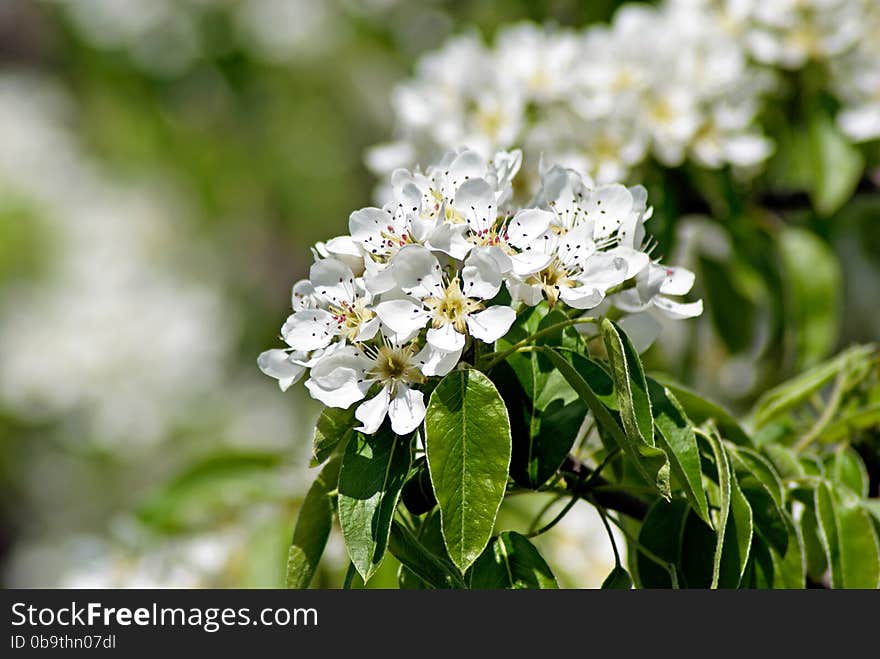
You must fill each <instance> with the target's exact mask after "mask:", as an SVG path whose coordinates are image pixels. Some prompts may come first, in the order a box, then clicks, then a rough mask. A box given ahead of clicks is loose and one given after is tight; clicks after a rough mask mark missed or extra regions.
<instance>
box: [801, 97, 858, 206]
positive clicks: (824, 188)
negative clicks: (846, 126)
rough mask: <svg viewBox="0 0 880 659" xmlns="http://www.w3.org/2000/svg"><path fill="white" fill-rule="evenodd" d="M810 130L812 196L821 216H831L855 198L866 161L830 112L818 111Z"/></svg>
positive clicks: (812, 119)
mask: <svg viewBox="0 0 880 659" xmlns="http://www.w3.org/2000/svg"><path fill="white" fill-rule="evenodd" d="M809 131H810V151H811V156H812V157H811V158H810V161H811V163H812V168H811V169H812V172H813V181H812V186H811V188H810V196H811V198H812V200H813V206H814V207H815V208H816V210H817V211H818V212H819V213H820V214H821V215H826V216H827V215H832V214H833V213H834V212H835V211H837V210H838V209H839V208H840V207H841V206H843V204H844V203H845V202H846V200H847V199H849V198H850V197H851V196H852V193H853V191H854V190H855V189H856V185H858V182H859V179H860V178H861V176H862V172H863V171H864V167H865V160H864V158H863V157H862V154H861V152H860V151H859V150H858V149H857V148H856V147H855V146H853V144H852V142H851V141H850V140H848V139H847V138H846V137H845V136H844V135H843V134H842V133H841V132H840V130H839V129H838V128H837V126H836V124H835V123H834V120H833V119H832V118H831V117H830V116H829V115H828V114H827V113H825V112H823V111H817V112H815V113H814V114H813V116H812V117H811V119H810V125H809Z"/></svg>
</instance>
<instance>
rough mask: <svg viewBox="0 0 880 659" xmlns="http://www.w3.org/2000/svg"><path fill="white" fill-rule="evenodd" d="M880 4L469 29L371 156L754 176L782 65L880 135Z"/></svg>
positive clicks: (377, 168) (863, 129)
mask: <svg viewBox="0 0 880 659" xmlns="http://www.w3.org/2000/svg"><path fill="white" fill-rule="evenodd" d="M878 13H880V9H878V3H876V2H874V1H873V0H855V1H851V0H809V1H807V0H781V1H780V2H759V1H758V0H666V2H663V3H661V4H660V5H659V6H657V7H651V6H646V5H642V4H635V3H628V4H624V5H623V6H621V7H620V8H619V9H618V11H617V12H616V13H615V15H614V17H613V19H612V20H611V22H610V24H609V25H591V26H589V27H587V28H586V29H584V30H582V31H579V32H577V31H573V30H568V29H562V28H556V27H553V26H545V27H539V26H537V25H534V24H519V25H513V26H509V27H503V28H501V29H500V30H499V31H498V33H497V34H496V35H495V39H494V42H493V44H492V45H488V46H487V45H486V44H485V43H484V42H483V40H482V39H481V38H480V36H479V35H477V34H475V33H466V34H463V35H459V36H456V37H453V38H452V39H450V40H449V41H447V42H446V44H445V45H444V46H443V47H442V48H440V49H439V50H437V51H435V52H431V53H428V54H427V55H425V56H424V57H423V58H422V59H421V60H419V62H418V63H417V64H416V67H415V69H416V70H415V75H414V77H413V78H412V79H410V80H408V81H406V82H404V83H402V84H400V85H399V86H398V87H397V88H396V89H395V90H394V93H393V96H392V103H391V106H392V111H393V113H394V123H395V125H394V129H395V138H396V139H395V140H394V141H393V142H390V143H386V144H381V145H378V146H377V147H374V148H373V149H372V150H371V151H370V152H368V154H367V156H366V162H367V165H368V166H369V167H370V168H371V169H372V170H373V171H374V173H376V174H377V175H378V176H380V177H382V176H384V175H387V173H389V172H390V171H392V170H394V169H395V168H397V167H408V166H411V165H412V164H413V162H421V163H423V164H424V163H425V162H428V161H430V160H431V159H432V158H435V157H436V156H437V155H438V153H441V152H443V151H444V150H446V149H449V148H452V147H454V146H455V145H461V144H464V145H467V146H468V147H470V148H472V149H475V150H476V151H478V152H480V153H481V154H482V155H484V156H485V157H489V156H491V154H492V153H494V152H495V151H496V150H498V149H509V148H513V147H522V148H524V150H525V153H526V161H528V160H529V159H530V158H529V156H531V160H534V161H536V162H537V160H538V156H543V157H544V158H545V159H547V160H550V161H552V162H561V163H564V164H566V165H568V166H571V167H573V168H576V169H578V170H581V171H586V172H588V173H589V174H591V175H592V176H593V177H594V178H595V179H596V180H597V181H598V182H600V183H601V182H607V181H612V180H627V179H628V178H629V175H630V172H631V171H632V170H633V168H635V167H637V166H638V165H640V164H641V163H642V162H644V161H645V160H646V159H648V158H649V157H651V158H654V159H656V160H657V161H658V162H659V163H660V164H662V165H663V166H666V167H676V166H679V165H681V164H682V163H683V162H684V161H685V160H690V161H693V162H694V163H696V164H697V165H699V166H702V167H707V168H710V169H716V168H720V167H723V166H725V165H731V166H733V167H734V168H736V169H738V170H739V171H740V172H741V173H743V174H746V175H748V174H753V173H756V172H758V171H760V169H761V166H762V164H763V162H764V161H765V160H766V159H767V157H768V156H769V155H770V154H771V153H772V152H773V148H774V146H773V143H772V142H771V141H770V140H769V139H768V138H766V137H765V136H764V135H763V134H762V133H761V129H760V126H759V125H757V124H756V121H757V119H758V117H759V113H760V111H761V109H762V107H763V106H764V105H765V103H767V102H768V101H769V100H770V98H771V95H772V93H773V90H774V89H775V88H776V87H777V76H778V75H780V71H779V69H782V70H791V69H797V68H800V67H803V66H805V65H806V64H807V63H809V62H818V63H820V64H822V65H827V66H828V67H829V68H830V70H831V72H832V74H833V75H832V76H831V82H830V87H831V91H832V92H833V93H835V94H836V95H837V96H838V98H839V100H840V101H841V103H842V105H843V109H842V111H841V112H840V114H839V116H838V121H839V123H840V124H841V126H842V128H843V129H844V131H845V132H846V133H847V134H848V135H849V136H850V137H851V138H853V139H855V140H867V139H873V138H874V137H877V136H880V63H878V62H880V54H878V48H880V46H878V44H880V37H878V36H877V35H878V34H880V21H878V18H877V14H878ZM533 179H534V177H533ZM386 192H387V191H385V190H382V189H380V192H379V195H380V197H381V196H382V195H383V194H385V193H386Z"/></svg>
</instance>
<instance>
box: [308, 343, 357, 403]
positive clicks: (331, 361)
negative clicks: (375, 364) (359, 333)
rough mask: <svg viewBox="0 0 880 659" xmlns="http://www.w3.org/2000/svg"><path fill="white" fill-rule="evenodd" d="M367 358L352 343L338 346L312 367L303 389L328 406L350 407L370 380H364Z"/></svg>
mask: <svg viewBox="0 0 880 659" xmlns="http://www.w3.org/2000/svg"><path fill="white" fill-rule="evenodd" d="M369 366H370V361H369V360H368V359H366V358H365V357H364V356H363V354H362V353H361V352H360V351H358V350H356V349H355V348H353V347H352V346H345V347H343V348H340V349H338V350H336V351H334V352H332V353H330V354H328V355H326V356H325V357H322V358H321V359H320V360H319V361H318V363H317V364H315V366H314V367H313V368H312V372H311V377H310V378H309V379H308V380H306V388H307V389H308V390H309V393H310V394H311V395H312V398H315V399H317V400H319V401H321V402H322V403H324V404H325V405H328V406H330V407H341V408H348V407H351V405H352V403H355V402H357V401H359V400H361V399H362V398H363V397H364V396H366V394H367V391H368V390H369V388H370V383H369V382H367V381H365V379H364V375H365V371H366V369H367V368H368V367H369Z"/></svg>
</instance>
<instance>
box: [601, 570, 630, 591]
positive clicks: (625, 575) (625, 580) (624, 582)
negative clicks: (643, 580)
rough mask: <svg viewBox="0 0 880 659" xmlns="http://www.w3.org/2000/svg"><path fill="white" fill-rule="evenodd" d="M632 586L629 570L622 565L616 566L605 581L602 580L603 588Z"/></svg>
mask: <svg viewBox="0 0 880 659" xmlns="http://www.w3.org/2000/svg"><path fill="white" fill-rule="evenodd" d="M632 587H633V580H632V577H631V576H629V572H627V571H626V569H625V568H624V567H623V566H621V565H617V566H615V568H614V569H613V570H611V573H610V574H609V575H608V576H607V577H605V581H603V582H602V589H603V590H630V589H631V588H632Z"/></svg>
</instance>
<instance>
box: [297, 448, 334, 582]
mask: <svg viewBox="0 0 880 659" xmlns="http://www.w3.org/2000/svg"><path fill="white" fill-rule="evenodd" d="M341 463H342V458H341V457H336V458H334V459H332V460H331V461H330V462H328V463H327V465H326V466H325V467H324V468H323V469H322V470H321V473H319V474H318V477H317V478H316V479H315V482H314V483H312V486H311V487H310V488H309V491H308V493H307V494H306V497H305V499H304V500H303V504H302V506H301V507H300V509H299V515H298V516H297V518H296V527H294V531H293V541H292V542H291V544H290V550H289V551H288V555H287V587H288V588H308V587H309V584H310V583H311V582H312V577H313V576H314V574H315V570H317V568H318V562H319V561H320V560H321V555H322V554H323V553H324V547H325V546H326V545H327V537H328V536H329V535H330V529H331V528H332V526H333V514H334V513H335V512H336V494H335V493H336V485H337V483H338V481H339V465H340V464H341Z"/></svg>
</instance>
